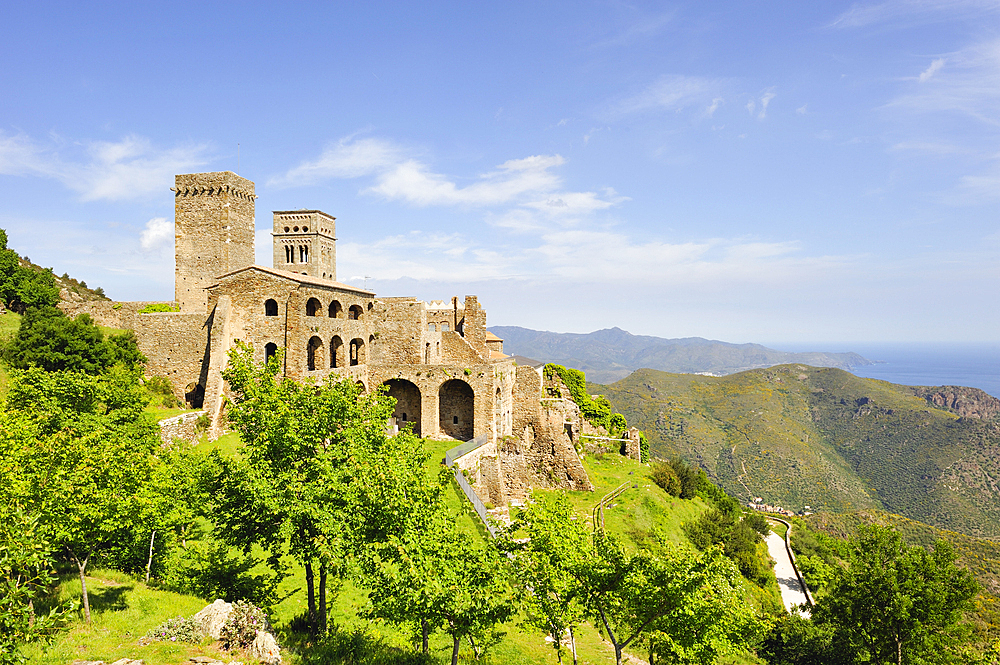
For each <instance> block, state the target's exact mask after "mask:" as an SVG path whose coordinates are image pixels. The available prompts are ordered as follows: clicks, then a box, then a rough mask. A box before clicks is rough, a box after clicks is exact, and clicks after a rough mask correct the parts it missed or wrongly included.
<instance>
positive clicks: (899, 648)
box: [896, 635, 903, 665]
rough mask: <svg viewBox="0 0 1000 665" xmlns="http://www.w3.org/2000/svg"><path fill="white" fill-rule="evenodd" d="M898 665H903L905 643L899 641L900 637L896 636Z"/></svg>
mask: <svg viewBox="0 0 1000 665" xmlns="http://www.w3.org/2000/svg"><path fill="white" fill-rule="evenodd" d="M896 663H897V665H903V643H902V642H900V641H899V635H896Z"/></svg>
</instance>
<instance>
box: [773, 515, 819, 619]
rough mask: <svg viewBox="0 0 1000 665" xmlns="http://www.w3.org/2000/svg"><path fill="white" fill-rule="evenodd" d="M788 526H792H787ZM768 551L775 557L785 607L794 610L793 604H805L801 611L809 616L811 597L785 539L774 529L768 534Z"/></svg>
mask: <svg viewBox="0 0 1000 665" xmlns="http://www.w3.org/2000/svg"><path fill="white" fill-rule="evenodd" d="M786 528H791V527H789V526H787V524H786ZM766 540H767V551H768V553H770V555H771V558H772V559H774V576H775V577H777V578H778V588H779V589H781V601H782V602H783V603H784V604H785V609H786V610H788V612H789V613H791V612H792V606H793V605H803V606H805V607H803V608H802V609H801V610H800V612H801V613H802V614H803V615H804V616H806V617H808V616H809V608H808V606H807V603H809V602H810V599H809V598H808V597H807V596H806V593H807V591H806V589H805V588H804V585H803V583H802V581H801V580H800V579H799V575H798V573H796V571H795V565H794V564H793V563H792V557H791V554H790V553H789V551H788V548H787V547H786V546H785V539H784V538H782V537H781V536H779V535H778V534H776V533H774V532H773V531H772V532H771V533H769V534H768V536H767V539H766Z"/></svg>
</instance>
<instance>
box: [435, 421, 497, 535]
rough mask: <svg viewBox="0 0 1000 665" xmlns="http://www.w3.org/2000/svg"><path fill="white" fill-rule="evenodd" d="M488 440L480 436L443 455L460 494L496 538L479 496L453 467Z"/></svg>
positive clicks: (484, 436)
mask: <svg viewBox="0 0 1000 665" xmlns="http://www.w3.org/2000/svg"><path fill="white" fill-rule="evenodd" d="M489 440H490V439H489V436H487V435H486V434H481V435H479V436H477V437H476V438H474V439H471V440H469V441H466V442H465V443H463V444H461V445H459V446H455V447H454V448H452V449H451V450H449V451H448V452H446V453H445V454H444V463H445V466H447V467H448V468H449V469H451V472H452V474H453V475H454V476H455V482H457V483H458V486H459V487H461V488H462V492H464V493H465V498H466V499H468V500H469V501H471V502H472V507H473V508H475V510H476V514H477V515H479V519H481V520H482V521H483V526H485V527H486V530H487V531H488V532H489V534H490V536H491V537H492V538H496V537H497V530H496V527H494V526H493V524H492V522H491V521H490V519H489V515H488V514H487V513H486V506H485V505H483V502H482V500H481V499H480V498H479V495H477V494H476V491H475V490H474V489H472V485H470V484H469V480H468V479H467V478H466V477H465V474H464V473H462V470H461V469H460V468H458V466H453V465H454V464H455V461H456V460H457V459H458V458H460V457H464V456H465V455H468V454H469V453H471V452H472V451H473V450H476V449H477V448H482V447H483V446H485V445H486V444H487V443H488V442H489Z"/></svg>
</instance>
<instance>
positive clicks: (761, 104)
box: [746, 88, 777, 120]
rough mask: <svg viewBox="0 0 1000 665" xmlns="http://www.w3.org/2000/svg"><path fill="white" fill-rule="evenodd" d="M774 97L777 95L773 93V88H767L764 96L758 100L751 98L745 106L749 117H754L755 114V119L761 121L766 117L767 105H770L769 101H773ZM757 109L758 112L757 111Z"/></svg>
mask: <svg viewBox="0 0 1000 665" xmlns="http://www.w3.org/2000/svg"><path fill="white" fill-rule="evenodd" d="M775 97H777V95H776V94H775V92H774V88H768V89H767V90H766V91H765V92H764V94H762V95H761V96H760V97H759V98H757V99H753V98H751V99H750V100H749V101H748V102H747V106H746V108H747V111H748V112H749V113H750V115H754V114H755V113H756V115H757V119H758V120H763V119H764V118H766V117H767V106H768V104H770V103H771V100H772V99H774V98H775ZM758 109H760V110H759V111H758Z"/></svg>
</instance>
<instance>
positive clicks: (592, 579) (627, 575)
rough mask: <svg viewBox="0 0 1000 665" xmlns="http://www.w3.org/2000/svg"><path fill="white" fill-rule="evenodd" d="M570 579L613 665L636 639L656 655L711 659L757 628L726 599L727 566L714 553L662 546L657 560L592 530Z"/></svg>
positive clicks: (733, 599) (730, 580)
mask: <svg viewBox="0 0 1000 665" xmlns="http://www.w3.org/2000/svg"><path fill="white" fill-rule="evenodd" d="M574 577H576V579H577V583H578V584H579V593H580V597H581V599H582V600H583V602H584V603H585V606H586V608H587V611H588V614H589V615H590V616H592V617H593V618H595V619H597V620H598V621H599V622H600V626H601V627H603V629H604V631H605V632H606V633H607V636H608V638H609V639H610V640H611V643H612V645H613V646H614V649H615V659H616V662H617V663H618V665H621V661H622V651H623V650H624V649H625V648H627V647H628V646H629V645H630V644H633V643H637V644H638V643H641V642H642V641H643V639H646V641H647V643H648V644H649V645H650V648H651V649H652V650H653V651H654V653H657V652H658V653H660V654H661V656H663V657H670V658H675V659H676V658H678V657H683V658H694V657H702V656H704V657H711V658H714V655H713V654H716V653H721V652H724V651H726V650H730V649H733V648H735V644H736V642H737V641H738V640H739V639H740V638H739V636H740V635H741V634H746V633H754V632H756V630H757V629H756V627H755V623H754V619H753V617H752V616H751V615H750V614H749V613H747V611H746V608H745V606H744V605H743V603H742V600H741V599H740V598H739V597H738V595H736V594H735V593H734V589H735V583H734V571H733V568H732V564H730V563H729V562H728V561H726V560H725V559H724V558H723V557H722V556H721V555H720V554H719V553H718V550H715V549H712V550H709V551H708V552H705V553H700V554H699V553H698V552H695V551H693V550H690V549H687V548H682V547H664V548H663V554H662V556H654V555H652V554H650V553H649V552H645V551H640V552H636V553H634V554H633V553H629V552H627V551H626V550H625V548H624V547H622V545H621V544H620V543H619V542H618V541H617V540H616V539H615V538H613V537H612V536H610V535H607V534H605V533H603V532H601V531H598V532H597V533H595V534H594V539H593V544H592V547H591V548H590V550H589V551H588V553H587V556H586V557H585V558H584V559H583V561H582V562H581V563H580V564H579V565H578V566H576V567H575V570H574ZM695 606H696V607H698V608H699V612H700V614H699V617H698V621H697V622H695V623H694V624H692V623H691V614H690V612H689V608H690V607H695ZM692 626H697V627H698V628H697V629H696V630H692ZM697 654H701V656H698V655H697ZM661 660H662V658H661Z"/></svg>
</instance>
